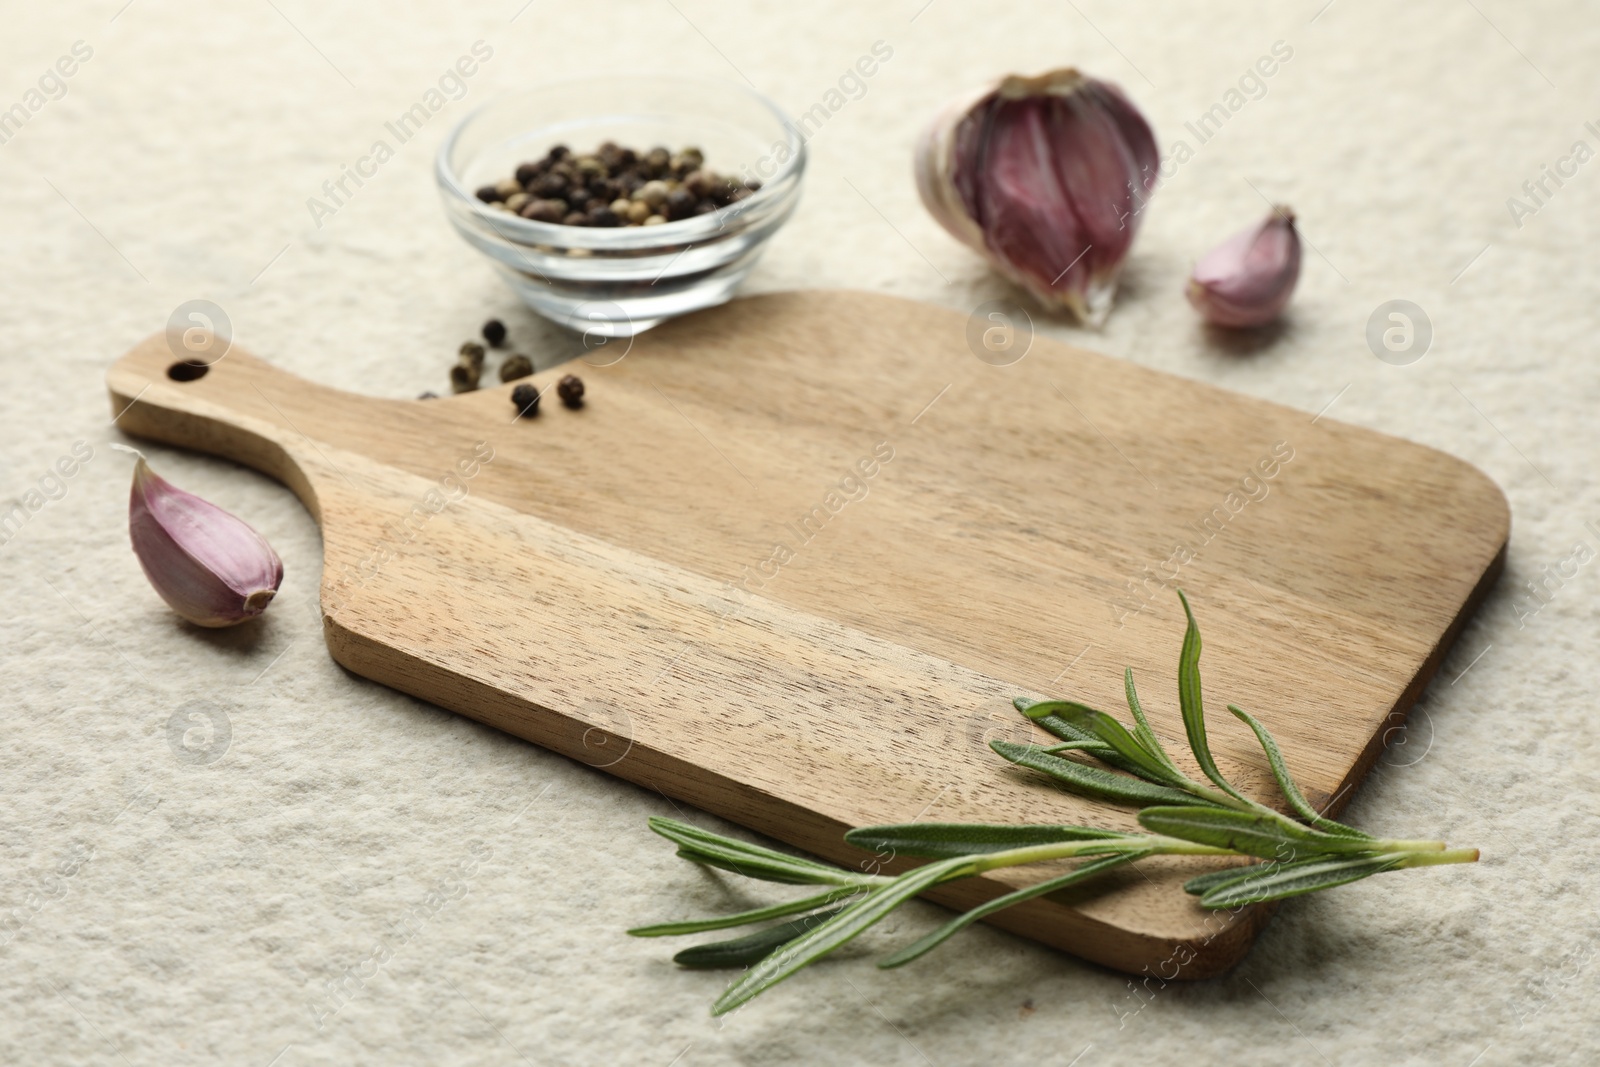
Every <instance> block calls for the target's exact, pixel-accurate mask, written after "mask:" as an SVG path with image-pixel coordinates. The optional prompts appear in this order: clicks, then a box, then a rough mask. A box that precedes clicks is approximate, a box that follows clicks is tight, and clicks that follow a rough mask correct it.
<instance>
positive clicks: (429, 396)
mask: <svg viewBox="0 0 1600 1067" xmlns="http://www.w3.org/2000/svg"><path fill="white" fill-rule="evenodd" d="M417 399H418V400H438V399H439V394H438V393H436V392H434V391H433V390H432V389H429V390H428V391H427V392H426V393H418V394H417Z"/></svg>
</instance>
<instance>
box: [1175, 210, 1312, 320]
mask: <svg viewBox="0 0 1600 1067" xmlns="http://www.w3.org/2000/svg"><path fill="white" fill-rule="evenodd" d="M1299 280H1300V234H1299V232H1298V231H1297V230H1296V229H1295V227H1294V212H1293V211H1291V210H1289V209H1288V208H1287V207H1275V208H1273V209H1272V214H1270V215H1268V216H1267V217H1266V219H1265V220H1264V221H1262V222H1261V223H1260V224H1258V225H1256V226H1252V227H1251V228H1250V229H1248V230H1244V231H1243V232H1241V233H1236V234H1234V235H1233V236H1232V237H1230V238H1228V239H1227V240H1226V241H1224V242H1222V243H1221V244H1220V245H1218V246H1217V247H1216V248H1213V249H1212V250H1211V251H1209V252H1207V253H1206V254H1205V255H1204V256H1202V257H1201V258H1200V262H1198V263H1196V264H1195V268H1194V273H1193V274H1192V275H1190V278H1189V285H1188V288H1187V295H1188V297H1189V303H1191V304H1193V305H1194V306H1195V307H1196V308H1197V309H1199V311H1200V314H1201V315H1202V316H1204V317H1205V320H1206V321H1207V322H1209V323H1212V324H1213V325H1216V326H1231V327H1249V326H1262V325H1265V324H1266V323H1268V322H1271V321H1272V320H1273V319H1275V318H1277V317H1278V315H1279V314H1281V313H1282V312H1283V309H1284V308H1285V307H1287V306H1288V304H1289V298H1290V297H1291V296H1293V295H1294V287H1295V283H1296V282H1298V281H1299Z"/></svg>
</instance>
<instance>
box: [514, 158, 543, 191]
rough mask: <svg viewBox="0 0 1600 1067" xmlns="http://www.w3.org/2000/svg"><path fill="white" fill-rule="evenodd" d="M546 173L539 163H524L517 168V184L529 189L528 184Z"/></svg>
mask: <svg viewBox="0 0 1600 1067" xmlns="http://www.w3.org/2000/svg"><path fill="white" fill-rule="evenodd" d="M542 173H544V167H542V166H540V165H539V164H538V163H524V164H522V165H521V166H519V167H518V168H517V171H516V174H517V184H518V185H521V186H522V187H523V188H527V186H528V183H529V182H531V181H533V180H534V179H535V178H537V177H538V176H539V175H540V174H542Z"/></svg>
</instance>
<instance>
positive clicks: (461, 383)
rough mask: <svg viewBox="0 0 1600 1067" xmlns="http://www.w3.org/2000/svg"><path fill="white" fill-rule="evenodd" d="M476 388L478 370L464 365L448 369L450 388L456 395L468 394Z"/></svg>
mask: <svg viewBox="0 0 1600 1067" xmlns="http://www.w3.org/2000/svg"><path fill="white" fill-rule="evenodd" d="M477 387H478V370H477V368H475V367H472V366H469V365H468V364H466V363H457V364H456V365H455V366H454V367H451V368H450V388H451V390H453V391H454V392H457V393H470V392H472V390H474V389H476V388H477Z"/></svg>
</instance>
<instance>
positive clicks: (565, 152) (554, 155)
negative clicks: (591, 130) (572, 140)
mask: <svg viewBox="0 0 1600 1067" xmlns="http://www.w3.org/2000/svg"><path fill="white" fill-rule="evenodd" d="M570 155H572V149H570V148H568V147H567V146H566V145H564V144H558V145H554V146H552V147H551V149H550V154H549V157H548V158H550V159H553V160H557V161H559V160H563V159H566V158H567V157H568V156H570Z"/></svg>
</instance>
